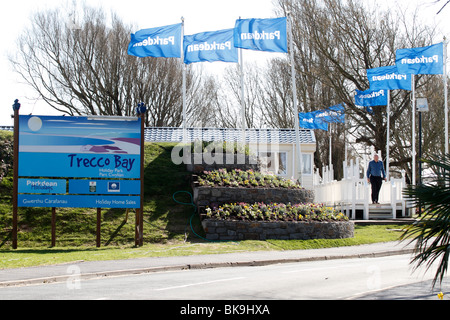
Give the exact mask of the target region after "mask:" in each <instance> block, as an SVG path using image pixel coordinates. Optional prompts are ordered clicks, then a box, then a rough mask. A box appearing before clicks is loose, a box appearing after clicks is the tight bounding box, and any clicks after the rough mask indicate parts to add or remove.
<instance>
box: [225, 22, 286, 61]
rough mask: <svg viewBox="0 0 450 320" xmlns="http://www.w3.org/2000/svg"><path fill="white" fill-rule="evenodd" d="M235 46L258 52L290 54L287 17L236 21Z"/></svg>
mask: <svg viewBox="0 0 450 320" xmlns="http://www.w3.org/2000/svg"><path fill="white" fill-rule="evenodd" d="M234 45H235V47H237V48H242V49H250V50H257V51H269V52H285V53H286V52H288V49H287V19H286V17H283V18H275V19H238V20H236V25H235V28H234Z"/></svg>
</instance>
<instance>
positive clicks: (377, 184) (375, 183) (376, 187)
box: [370, 176, 383, 202]
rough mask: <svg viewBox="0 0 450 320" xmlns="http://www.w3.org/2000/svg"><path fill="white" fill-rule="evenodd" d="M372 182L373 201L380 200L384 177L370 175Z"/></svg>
mask: <svg viewBox="0 0 450 320" xmlns="http://www.w3.org/2000/svg"><path fill="white" fill-rule="evenodd" d="M370 184H371V185H372V202H378V195H379V194H380V189H381V185H382V184H383V179H382V178H381V177H375V176H370Z"/></svg>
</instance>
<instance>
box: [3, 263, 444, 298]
mask: <svg viewBox="0 0 450 320" xmlns="http://www.w3.org/2000/svg"><path fill="white" fill-rule="evenodd" d="M409 262H410V256H409V255H401V256H390V257H383V258H367V259H343V260H329V261H315V262H302V263H289V264H276V265H270V266H262V267H232V268H214V269H206V270H189V271H178V272H161V273H153V274H142V275H132V276H120V277H107V278H102V279H92V280H83V281H80V280H79V279H78V278H77V274H79V273H77V272H79V270H77V268H76V267H74V266H68V273H69V274H72V275H73V277H72V278H71V279H70V280H68V281H67V282H64V283H52V284H43V285H32V286H22V287H10V288H0V300H189V301H192V300H239V301H252V300H254V301H262V300H318V299H319V300H344V299H392V300H395V299H432V300H437V293H439V292H440V290H441V288H439V286H438V287H437V288H435V290H434V291H432V290H431V281H430V279H432V278H433V276H434V272H427V273H425V272H424V271H423V270H422V271H417V272H414V273H413V272H412V269H411V266H410V264H409ZM448 280H449V278H446V279H445V281H444V285H443V287H442V291H444V292H445V289H447V292H449V289H450V281H448Z"/></svg>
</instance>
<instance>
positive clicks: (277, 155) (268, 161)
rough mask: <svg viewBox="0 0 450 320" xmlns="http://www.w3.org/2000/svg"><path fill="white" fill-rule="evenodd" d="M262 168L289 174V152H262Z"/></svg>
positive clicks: (260, 157) (279, 173) (260, 156)
mask: <svg viewBox="0 0 450 320" xmlns="http://www.w3.org/2000/svg"><path fill="white" fill-rule="evenodd" d="M258 155H259V159H260V161H261V169H262V170H263V171H266V172H272V173H274V174H276V175H279V176H287V152H260V153H259V154H258Z"/></svg>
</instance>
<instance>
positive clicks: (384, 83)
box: [367, 66, 411, 90]
mask: <svg viewBox="0 0 450 320" xmlns="http://www.w3.org/2000/svg"><path fill="white" fill-rule="evenodd" d="M367 78H368V79H369V83H370V89H371V90H379V89H386V90H395V89H403V90H411V74H407V73H403V74H402V73H399V72H398V70H397V66H389V67H381V68H375V69H368V70H367Z"/></svg>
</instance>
